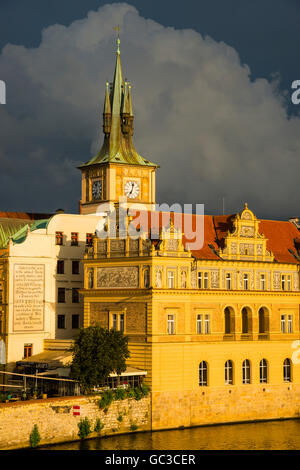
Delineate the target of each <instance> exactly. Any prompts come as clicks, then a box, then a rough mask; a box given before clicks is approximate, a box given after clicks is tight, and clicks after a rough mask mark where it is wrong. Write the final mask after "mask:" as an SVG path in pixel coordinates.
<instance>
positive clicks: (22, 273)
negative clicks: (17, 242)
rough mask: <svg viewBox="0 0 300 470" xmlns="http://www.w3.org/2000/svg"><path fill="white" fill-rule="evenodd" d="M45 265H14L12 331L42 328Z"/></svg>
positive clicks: (38, 329) (39, 329)
mask: <svg viewBox="0 0 300 470" xmlns="http://www.w3.org/2000/svg"><path fill="white" fill-rule="evenodd" d="M44 297H45V266H44V265H43V264H15V266H14V316H13V330H14V331H42V330H43V329H44Z"/></svg>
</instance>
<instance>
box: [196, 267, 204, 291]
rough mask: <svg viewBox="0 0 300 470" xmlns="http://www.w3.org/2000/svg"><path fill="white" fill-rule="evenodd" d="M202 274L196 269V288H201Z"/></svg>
mask: <svg viewBox="0 0 300 470" xmlns="http://www.w3.org/2000/svg"><path fill="white" fill-rule="evenodd" d="M202 278H203V276H202V272H201V271H198V276H197V286H198V289H202V284H203V283H202V281H203V279H202Z"/></svg>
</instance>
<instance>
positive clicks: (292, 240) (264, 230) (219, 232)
mask: <svg viewBox="0 0 300 470" xmlns="http://www.w3.org/2000/svg"><path fill="white" fill-rule="evenodd" d="M150 214H151V215H150ZM165 214H166V213H165ZM170 216H171V219H172V221H173V223H174V226H175V228H176V227H178V224H179V227H180V228H181V229H182V232H183V234H184V235H183V239H182V240H183V244H184V246H185V247H186V248H188V245H189V244H190V243H191V242H193V240H192V239H191V237H188V236H187V235H188V234H189V233H191V230H195V229H196V223H197V217H199V221H200V219H201V216H197V215H194V214H193V215H192V214H185V215H183V214H176V215H175V220H174V213H171V214H170ZM137 217H138V218H139V221H142V222H141V223H140V224H139V225H141V226H143V227H147V228H148V227H150V226H151V229H152V234H154V233H155V234H156V236H154V237H153V235H152V238H158V234H159V229H160V228H161V227H162V226H167V225H168V218H167V217H166V219H165V220H164V221H163V216H162V213H161V212H159V213H158V212H156V213H153V212H152V213H150V212H148V213H143V214H142V213H141V212H140V213H137ZM143 217H145V218H144V219H143ZM150 217H151V219H150ZM177 217H178V219H177ZM234 217H235V214H231V215H217V216H212V215H204V217H203V222H204V243H203V246H202V248H199V249H193V248H191V252H192V254H193V256H195V258H197V259H207V260H218V259H220V257H219V256H218V254H217V251H218V249H219V248H220V247H221V248H223V247H224V241H225V237H226V235H227V233H228V231H232V229H233V219H234ZM143 221H144V222H143ZM176 221H177V223H176ZM147 224H148V225H147ZM180 224H181V225H180ZM198 228H199V226H198ZM259 233H261V234H264V236H265V237H266V238H267V249H268V250H270V251H271V252H272V253H273V255H274V257H275V261H277V262H278V263H292V264H296V263H298V260H297V258H296V257H297V254H298V253H297V249H298V248H299V247H300V237H299V235H300V233H299V230H298V229H297V227H296V226H295V224H293V223H292V222H285V221H278V220H263V219H262V220H259ZM289 250H291V251H292V252H293V253H294V254H295V256H293V254H292V253H291V252H290V251H289Z"/></svg>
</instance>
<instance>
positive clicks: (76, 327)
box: [72, 314, 79, 330]
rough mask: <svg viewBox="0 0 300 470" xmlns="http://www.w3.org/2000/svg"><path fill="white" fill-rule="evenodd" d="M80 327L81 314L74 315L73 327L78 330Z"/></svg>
mask: <svg viewBox="0 0 300 470" xmlns="http://www.w3.org/2000/svg"><path fill="white" fill-rule="evenodd" d="M78 328H79V315H77V314H76V315H72V329H73V330H77V329H78Z"/></svg>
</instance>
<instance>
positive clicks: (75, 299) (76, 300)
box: [72, 287, 79, 304]
mask: <svg viewBox="0 0 300 470" xmlns="http://www.w3.org/2000/svg"><path fill="white" fill-rule="evenodd" d="M78 303H79V292H78V289H76V287H73V288H72V304H78Z"/></svg>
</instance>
